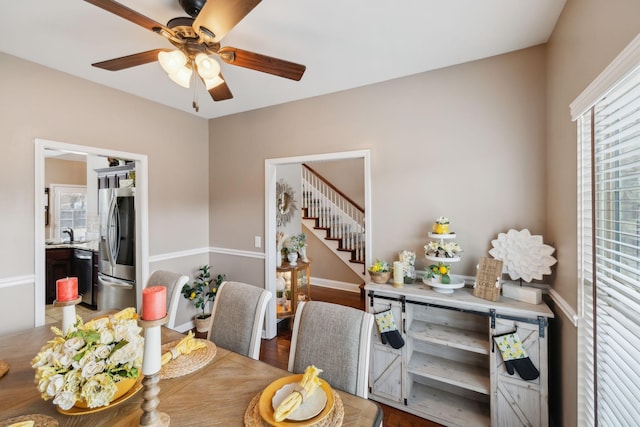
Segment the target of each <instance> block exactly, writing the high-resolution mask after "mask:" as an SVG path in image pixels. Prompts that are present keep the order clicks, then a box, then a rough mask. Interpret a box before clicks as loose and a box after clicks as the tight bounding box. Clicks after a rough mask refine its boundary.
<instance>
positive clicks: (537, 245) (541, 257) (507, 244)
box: [489, 228, 557, 282]
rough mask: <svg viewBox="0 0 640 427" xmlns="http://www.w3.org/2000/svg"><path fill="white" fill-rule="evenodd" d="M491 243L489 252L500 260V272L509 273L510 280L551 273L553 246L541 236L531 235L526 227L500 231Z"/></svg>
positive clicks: (532, 277) (526, 278)
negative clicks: (546, 242)
mask: <svg viewBox="0 0 640 427" xmlns="http://www.w3.org/2000/svg"><path fill="white" fill-rule="evenodd" d="M491 244H492V245H493V249H491V250H490V251H489V254H491V256H492V257H494V258H495V259H499V260H502V272H503V273H507V274H509V277H511V280H518V279H522V280H524V281H525V282H531V280H533V279H536V280H542V275H543V274H551V266H552V265H554V264H555V263H556V262H557V260H556V259H555V258H554V257H552V256H551V254H552V253H553V252H554V251H555V248H553V247H551V246H549V245H545V244H544V243H543V241H542V236H532V235H531V233H530V232H529V230H527V229H526V228H525V229H524V230H521V231H516V230H509V231H508V232H507V233H506V234H505V233H500V234H498V238H497V239H494V240H492V241H491Z"/></svg>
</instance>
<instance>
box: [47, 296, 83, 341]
mask: <svg viewBox="0 0 640 427" xmlns="http://www.w3.org/2000/svg"><path fill="white" fill-rule="evenodd" d="M80 301H82V297H81V296H79V297H78V298H76V299H72V300H69V301H58V300H57V299H56V300H54V301H53V306H54V307H62V333H63V334H65V335H66V334H67V332H69V329H70V328H71V327H72V326H73V325H75V324H76V305H78V304H80Z"/></svg>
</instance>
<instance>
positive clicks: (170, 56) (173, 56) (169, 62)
mask: <svg viewBox="0 0 640 427" xmlns="http://www.w3.org/2000/svg"><path fill="white" fill-rule="evenodd" d="M158 62H160V66H161V67H162V69H163V70H164V71H166V72H167V74H169V75H171V74H175V73H177V72H178V71H179V70H180V69H181V68H184V66H185V65H186V63H187V56H186V55H185V54H184V53H183V52H182V51H181V50H173V51H171V52H159V53H158Z"/></svg>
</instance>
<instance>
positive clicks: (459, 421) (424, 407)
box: [408, 381, 491, 427]
mask: <svg viewBox="0 0 640 427" xmlns="http://www.w3.org/2000/svg"><path fill="white" fill-rule="evenodd" d="M408 405H409V406H410V407H412V408H416V409H418V410H419V411H420V412H424V413H428V414H431V416H432V417H433V418H435V419H438V420H439V421H440V422H441V423H446V424H447V425H457V426H464V427H467V426H489V425H491V417H490V407H489V404H488V403H483V402H478V401H476V400H472V399H467V398H465V397H462V396H459V395H456V394H453V393H449V392H446V391H443V390H440V389H438V388H433V387H428V386H426V385H424V384H420V383H418V382H415V381H414V382H413V384H412V387H411V394H410V399H409V402H408ZM461 408H464V410H463V411H461V410H460V409H461Z"/></svg>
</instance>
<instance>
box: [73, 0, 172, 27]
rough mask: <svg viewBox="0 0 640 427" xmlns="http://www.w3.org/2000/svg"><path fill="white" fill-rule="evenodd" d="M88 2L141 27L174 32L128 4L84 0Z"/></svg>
mask: <svg viewBox="0 0 640 427" xmlns="http://www.w3.org/2000/svg"><path fill="white" fill-rule="evenodd" d="M84 1H86V2H87V3H91V4H92V5H94V6H98V7H99V8H100V9H104V10H106V11H107V12H111V13H113V14H114V15H118V16H119V17H121V18H124V19H126V20H128V21H131V22H133V23H134V24H136V25H140V26H141V27H144V28H146V29H147V30H150V31H154V32H158V30H159V29H163V30H165V31H167V32H168V33H169V34H173V32H172V31H171V30H169V29H168V28H167V27H165V26H164V25H162V24H160V23H158V22H156V21H154V20H153V19H151V18H147V17H146V16H144V15H142V14H141V13H138V12H136V11H135V10H133V9H129V8H128V7H127V6H125V5H122V4H120V3H118V2H115V1H113V0H84Z"/></svg>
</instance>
